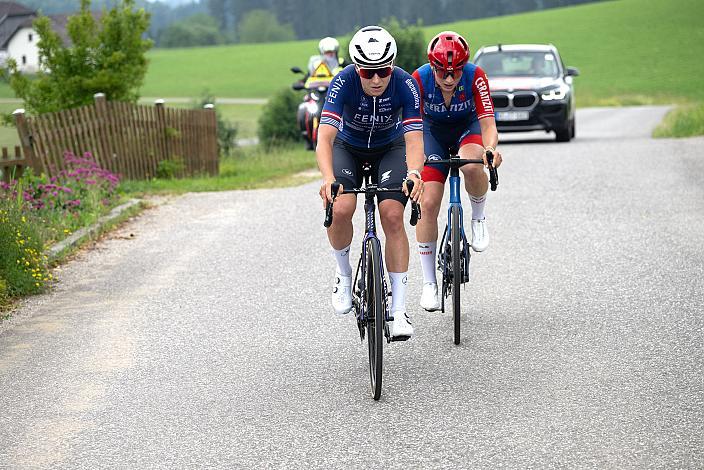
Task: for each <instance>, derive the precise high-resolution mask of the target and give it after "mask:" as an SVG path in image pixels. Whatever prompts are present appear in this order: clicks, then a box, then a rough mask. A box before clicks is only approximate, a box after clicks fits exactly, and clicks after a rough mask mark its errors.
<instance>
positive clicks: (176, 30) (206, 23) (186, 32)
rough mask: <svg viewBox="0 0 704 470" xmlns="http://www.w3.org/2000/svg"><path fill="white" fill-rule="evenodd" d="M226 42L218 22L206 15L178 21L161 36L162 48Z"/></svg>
mask: <svg viewBox="0 0 704 470" xmlns="http://www.w3.org/2000/svg"><path fill="white" fill-rule="evenodd" d="M224 42H225V36H223V34H222V33H221V32H220V30H219V25H218V22H217V20H215V19H214V18H213V17H211V16H209V15H207V14H205V13H198V14H197V15H193V16H191V17H188V18H186V19H185V20H183V21H177V22H176V23H173V24H171V25H170V26H168V27H167V28H164V29H163V30H162V31H161V33H160V34H159V46H160V47H189V46H212V45H215V44H222V43H224Z"/></svg>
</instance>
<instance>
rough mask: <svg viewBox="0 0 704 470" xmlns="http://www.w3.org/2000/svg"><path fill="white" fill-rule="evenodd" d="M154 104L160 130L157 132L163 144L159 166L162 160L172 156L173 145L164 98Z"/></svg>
mask: <svg viewBox="0 0 704 470" xmlns="http://www.w3.org/2000/svg"><path fill="white" fill-rule="evenodd" d="M154 106H156V122H157V129H158V130H159V131H160V132H158V133H157V135H158V136H159V137H158V138H159V140H160V141H161V144H160V145H159V149H160V150H161V156H160V158H158V159H157V166H158V164H159V162H161V161H162V160H169V159H170V158H171V147H170V145H169V144H170V143H169V132H168V130H167V128H166V110H165V109H164V100H163V99H161V98H159V99H158V100H156V101H154Z"/></svg>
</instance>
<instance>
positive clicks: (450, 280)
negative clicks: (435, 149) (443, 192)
mask: <svg viewBox="0 0 704 470" xmlns="http://www.w3.org/2000/svg"><path fill="white" fill-rule="evenodd" d="M486 155H487V163H488V164H489V183H490V185H491V190H492V191H496V188H497V187H498V185H499V174H498V172H497V171H496V168H494V155H493V153H491V152H487V153H486ZM432 163H433V164H435V163H444V164H446V165H449V166H450V177H449V181H450V202H449V206H448V208H447V225H446V226H445V232H444V233H443V235H442V241H441V242H440V249H439V250H438V270H439V271H440V272H441V273H442V293H441V307H440V309H441V311H442V312H443V313H444V312H445V299H446V298H447V297H452V317H453V322H454V327H455V334H454V341H455V344H460V284H464V283H467V282H469V260H470V258H471V256H472V255H471V253H470V250H469V243H468V242H467V237H466V236H465V233H464V223H463V211H462V202H461V200H460V171H459V170H460V168H461V167H462V166H464V165H467V164H471V163H479V164H484V160H482V159H463V158H460V157H459V156H458V155H457V152H456V150H455V149H451V151H450V158H448V159H445V160H433V161H432Z"/></svg>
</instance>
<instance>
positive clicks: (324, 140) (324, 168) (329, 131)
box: [315, 124, 337, 205]
mask: <svg viewBox="0 0 704 470" xmlns="http://www.w3.org/2000/svg"><path fill="white" fill-rule="evenodd" d="M336 136H337V128H336V127H334V126H330V125H327V124H321V125H320V127H319V128H318V145H317V147H316V149H315V156H316V158H317V159H318V169H320V174H321V175H322V177H323V184H322V186H321V187H320V197H321V198H322V200H323V205H325V204H326V203H327V202H332V192H331V190H330V185H331V184H332V183H333V182H334V181H335V171H334V169H333V166H332V144H333V142H334V141H335V137H336Z"/></svg>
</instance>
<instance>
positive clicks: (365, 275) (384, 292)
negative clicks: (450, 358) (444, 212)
mask: <svg viewBox="0 0 704 470" xmlns="http://www.w3.org/2000/svg"><path fill="white" fill-rule="evenodd" d="M362 172H363V174H364V187H363V188H355V189H344V190H343V191H342V192H341V193H340V194H364V196H365V201H364V212H365V214H366V222H365V228H364V231H365V234H364V239H363V240H362V253H361V255H360V257H359V263H357V272H356V274H355V276H354V282H353V283H352V310H353V311H354V313H355V318H356V320H357V327H358V328H359V337H360V340H361V341H364V337H365V336H366V337H367V344H368V346H369V347H368V349H369V378H370V380H371V388H372V395H373V396H374V400H378V399H379V397H381V383H382V373H383V361H384V344H383V343H384V338H386V341H387V342H391V341H405V340H407V339H408V337H407V336H402V337H398V336H397V337H391V334H390V331H389V322H390V321H393V317H392V316H391V312H390V306H389V303H388V296H389V291H388V288H387V285H386V280H385V276H384V260H383V257H382V250H381V242H380V241H379V238H378V237H377V235H376V205H375V202H374V197H375V196H376V195H377V193H381V192H403V188H400V187H399V188H379V187H378V186H377V185H376V184H372V182H371V164H367V163H365V164H363V165H362ZM406 187H407V188H408V192H409V194H410V192H411V191H412V190H413V180H410V179H409V180H406ZM331 189H332V197H333V202H334V200H335V198H336V197H337V196H338V192H339V189H340V184H339V183H333V184H332V188H331ZM332 214H333V203H331V202H329V203H328V204H327V206H326V208H325V222H324V224H323V225H324V226H325V227H330V225H332ZM420 216H421V214H420V207H419V206H418V205H417V204H416V203H415V202H413V201H411V225H416V223H417V222H418V219H420Z"/></svg>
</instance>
